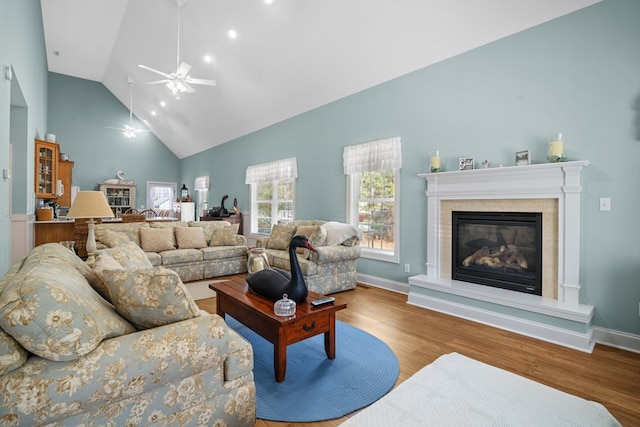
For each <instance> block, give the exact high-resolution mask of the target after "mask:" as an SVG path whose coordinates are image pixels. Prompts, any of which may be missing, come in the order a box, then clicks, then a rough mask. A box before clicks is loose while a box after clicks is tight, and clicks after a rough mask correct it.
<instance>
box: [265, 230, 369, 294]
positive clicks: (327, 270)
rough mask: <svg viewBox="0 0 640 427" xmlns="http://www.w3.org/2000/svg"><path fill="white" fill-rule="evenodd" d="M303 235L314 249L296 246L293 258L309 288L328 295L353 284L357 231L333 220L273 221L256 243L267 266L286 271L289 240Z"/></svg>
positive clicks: (356, 253) (354, 280)
mask: <svg viewBox="0 0 640 427" xmlns="http://www.w3.org/2000/svg"><path fill="white" fill-rule="evenodd" d="M298 234H301V235H304V236H306V237H307V238H308V239H309V242H310V243H311V245H312V246H313V247H314V248H315V249H316V251H317V252H312V251H309V250H308V249H298V253H297V257H298V262H299V263H300V269H301V270H302V275H303V276H304V281H305V283H306V284H307V287H308V288H309V290H311V291H313V292H318V293H320V294H324V295H327V294H331V293H334V292H340V291H346V290H349V289H353V288H355V287H356V278H357V272H356V262H357V260H358V258H360V246H359V244H360V237H361V234H360V231H359V230H357V229H356V228H355V227H352V226H351V225H349V224H344V223H339V222H335V221H331V222H327V221H321V220H296V221H292V222H290V223H284V224H276V225H274V226H273V228H272V229H271V234H270V235H269V237H264V238H259V239H258V240H257V242H256V246H257V247H259V248H265V253H266V254H267V258H268V260H269V264H270V265H271V267H276V268H281V269H284V270H290V260H289V252H288V250H289V242H290V241H291V239H292V238H293V236H295V235H298Z"/></svg>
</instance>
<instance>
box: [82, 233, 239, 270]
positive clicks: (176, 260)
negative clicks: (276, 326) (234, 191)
mask: <svg viewBox="0 0 640 427" xmlns="http://www.w3.org/2000/svg"><path fill="white" fill-rule="evenodd" d="M94 228H95V236H96V243H97V247H98V251H96V255H98V254H100V253H101V249H105V248H113V247H116V246H120V245H123V244H126V243H130V242H133V243H135V244H136V245H138V246H139V247H141V248H142V249H143V250H144V251H145V253H146V254H147V257H148V258H149V261H151V264H152V265H153V266H154V267H155V266H163V267H166V268H168V269H170V270H173V271H175V272H176V273H178V275H179V276H180V278H181V279H182V281H183V282H191V281H194V280H202V279H208V278H211V277H218V276H226V275H229V274H238V273H244V272H246V271H247V239H246V238H245V237H244V236H242V235H239V234H237V232H238V224H233V225H232V224H231V223H229V222H227V221H206V222H196V221H190V222H188V223H187V222H183V221H159V222H130V223H118V222H112V223H102V224H96V225H95V226H94Z"/></svg>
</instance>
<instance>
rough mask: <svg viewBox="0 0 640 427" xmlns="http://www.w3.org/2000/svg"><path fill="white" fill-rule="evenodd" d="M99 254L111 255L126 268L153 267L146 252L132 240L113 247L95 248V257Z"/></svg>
mask: <svg viewBox="0 0 640 427" xmlns="http://www.w3.org/2000/svg"><path fill="white" fill-rule="evenodd" d="M101 254H109V255H111V256H112V257H113V258H114V259H115V260H116V261H118V263H119V264H120V265H121V266H122V268H124V269H126V270H131V269H134V268H151V267H153V265H151V261H149V258H148V257H147V254H145V253H144V251H143V250H142V248H140V246H138V245H136V244H135V243H133V242H129V243H127V244H124V245H122V246H116V247H115V248H108V249H100V250H97V251H96V252H95V254H94V255H95V256H96V257H97V256H100V255H101Z"/></svg>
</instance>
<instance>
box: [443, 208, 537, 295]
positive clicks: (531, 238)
mask: <svg viewBox="0 0 640 427" xmlns="http://www.w3.org/2000/svg"><path fill="white" fill-rule="evenodd" d="M451 247H452V258H451V259H452V263H451V265H452V272H451V276H452V278H453V279H454V280H460V281H464V282H470V283H476V284H480V285H486V286H493V287H497V288H503V289H509V290H512V291H517V292H524V293H529V294H534V295H542V265H541V264H542V214H541V213H539V212H466V211H464V212H463V211H454V212H452V245H451Z"/></svg>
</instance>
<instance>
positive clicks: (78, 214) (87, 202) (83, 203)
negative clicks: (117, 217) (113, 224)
mask: <svg viewBox="0 0 640 427" xmlns="http://www.w3.org/2000/svg"><path fill="white" fill-rule="evenodd" d="M67 217H68V218H104V217H109V218H112V217H113V211H112V210H111V207H109V203H107V198H106V197H105V196H104V193H103V192H102V191H78V194H77V195H76V198H75V199H74V201H73V203H72V204H71V208H69V212H68V213H67Z"/></svg>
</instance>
